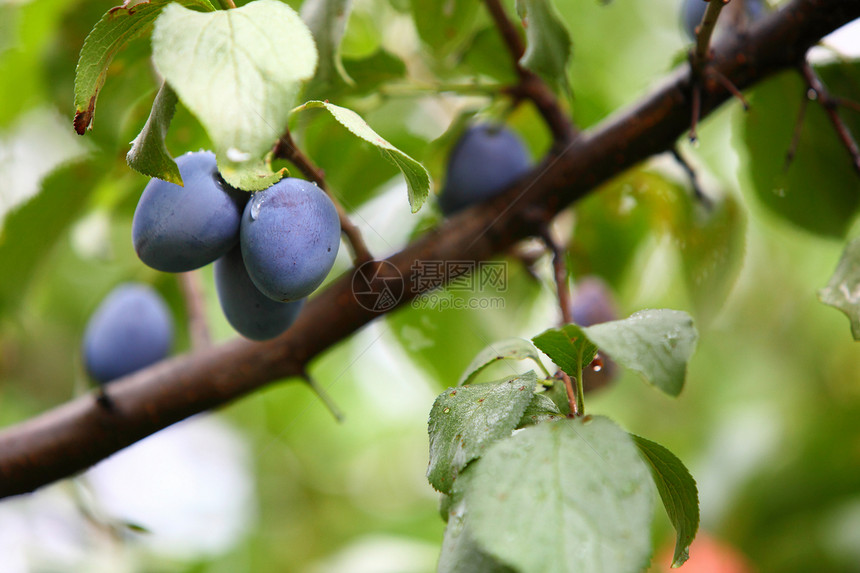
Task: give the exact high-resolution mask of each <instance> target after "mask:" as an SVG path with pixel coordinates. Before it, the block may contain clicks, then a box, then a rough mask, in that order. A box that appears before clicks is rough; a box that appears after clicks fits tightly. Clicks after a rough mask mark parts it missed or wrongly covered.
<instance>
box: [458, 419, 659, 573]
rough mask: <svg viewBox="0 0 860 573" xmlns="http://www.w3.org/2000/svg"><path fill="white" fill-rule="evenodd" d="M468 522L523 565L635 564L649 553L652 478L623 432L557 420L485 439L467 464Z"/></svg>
mask: <svg viewBox="0 0 860 573" xmlns="http://www.w3.org/2000/svg"><path fill="white" fill-rule="evenodd" d="M469 471H470V472H474V475H473V476H472V478H471V483H470V486H469V489H468V490H467V491H466V492H465V496H464V499H465V503H466V508H467V515H468V525H469V528H470V532H471V534H472V535H473V536H474V538H475V540H476V541H477V542H478V544H479V546H480V547H481V548H483V549H484V550H485V551H487V552H488V553H490V554H491V555H493V556H495V557H497V558H499V559H501V560H502V561H504V562H505V563H508V564H509V565H512V566H514V567H515V568H516V569H517V570H519V571H520V572H521V573H555V572H565V573H566V572H568V571H612V572H613V573H625V572H634V571H640V570H641V569H642V568H643V567H644V566H645V565H646V563H647V560H648V557H649V555H650V553H651V541H650V533H651V532H650V528H651V519H652V516H653V494H652V490H651V485H650V481H651V478H650V476H649V474H648V469H647V466H646V464H645V462H643V461H642V458H641V456H640V455H639V452H638V451H637V450H636V447H635V446H634V444H633V440H632V439H631V438H630V436H629V434H627V432H624V431H623V430H622V429H621V428H619V427H618V426H616V425H615V424H614V423H613V422H612V421H610V420H609V419H607V418H603V417H594V418H592V417H585V418H582V419H569V418H568V419H564V420H559V421H557V422H551V423H546V424H539V425H537V426H531V427H528V428H525V429H523V430H521V431H520V432H518V433H516V434H514V435H513V436H511V437H509V438H507V439H504V440H500V441H498V442H496V443H495V444H493V445H492V446H491V447H490V448H489V449H488V450H487V452H486V453H485V454H484V456H483V457H482V458H481V459H480V460H478V461H477V462H475V463H474V467H473V468H470V469H469Z"/></svg>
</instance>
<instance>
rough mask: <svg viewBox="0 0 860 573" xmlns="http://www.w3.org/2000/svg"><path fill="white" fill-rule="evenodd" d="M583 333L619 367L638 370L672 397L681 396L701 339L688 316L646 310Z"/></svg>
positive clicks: (596, 326) (683, 313)
mask: <svg viewBox="0 0 860 573" xmlns="http://www.w3.org/2000/svg"><path fill="white" fill-rule="evenodd" d="M582 330H583V332H585V334H586V336H588V338H589V339H591V340H592V341H593V342H594V343H595V344H597V346H598V347H599V348H600V349H601V350H605V351H606V353H607V354H609V356H611V357H612V359H613V360H615V362H617V363H618V364H620V365H622V366H624V367H626V368H630V369H631V370H635V371H636V372H638V373H639V374H641V375H642V377H643V378H645V380H646V381H647V382H649V383H651V384H653V385H654V386H656V387H657V388H659V389H660V390H662V391H663V392H665V393H667V394H669V395H670V396H677V395H678V394H680V393H681V390H682V389H683V387H684V378H685V377H686V375H687V362H688V361H689V359H690V356H692V354H693V351H694V350H695V348H696V341H697V340H698V336H699V335H698V332H697V331H696V327H695V326H694V325H693V319H692V318H691V317H690V315H689V314H687V313H686V312H683V311H679V310H668V309H661V310H643V311H640V312H637V313H634V314H632V315H631V316H630V317H628V318H625V319H624V320H614V321H611V322H604V323H601V324H595V325H594V326H588V327H585V328H583V329H582Z"/></svg>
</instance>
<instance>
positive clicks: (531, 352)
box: [457, 338, 549, 386]
mask: <svg viewBox="0 0 860 573" xmlns="http://www.w3.org/2000/svg"><path fill="white" fill-rule="evenodd" d="M506 359H513V360H526V359H531V360H533V361H534V362H535V363H536V364H537V365H538V366H539V367H540V368H543V364H542V363H541V361H540V355H539V354H538V351H537V349H536V348H535V347H534V345H533V344H532V343H531V342H529V341H528V340H525V339H523V338H508V339H506V340H500V341H498V342H494V343H493V344H490V345H489V346H487V347H486V348H484V349H483V350H481V351H480V352H479V353H478V355H477V356H475V358H474V360H472V362H471V363H470V364H469V366H468V367H467V368H466V370H465V371H464V372H463V376H462V377H461V378H460V381H459V382H457V386H463V385H465V384H470V383H471V382H472V381H473V380H474V379H475V377H476V376H477V375H478V374H480V373H481V371H482V370H483V369H484V368H486V367H487V366H489V365H490V364H492V363H494V362H496V361H497V360H506ZM544 371H545V370H544ZM547 377H549V373H548V372H547Z"/></svg>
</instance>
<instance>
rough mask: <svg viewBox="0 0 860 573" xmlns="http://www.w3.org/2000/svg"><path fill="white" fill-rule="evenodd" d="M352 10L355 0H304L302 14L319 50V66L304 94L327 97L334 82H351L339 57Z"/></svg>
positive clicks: (311, 96)
mask: <svg viewBox="0 0 860 573" xmlns="http://www.w3.org/2000/svg"><path fill="white" fill-rule="evenodd" d="M351 10H352V0H305V2H303V3H302V8H301V12H300V14H301V17H302V20H304V22H305V24H307V26H308V28H309V29H310V31H311V33H312V34H313V37H314V40H315V41H316V45H317V50H318V51H319V66H318V67H317V71H316V74H314V77H313V79H312V80H311V81H310V82H308V85H307V86H306V88H305V97H308V98H312V99H316V98H328V97H331V95H330V92H331V91H332V90H333V89H334V88H335V86H342V85H345V84H351V83H352V80H351V78H350V77H349V75H348V74H347V73H346V70H345V69H344V67H343V63H342V62H341V58H340V43H341V40H343V34H344V31H345V30H346V22H347V20H348V19H349V13H350V11H351Z"/></svg>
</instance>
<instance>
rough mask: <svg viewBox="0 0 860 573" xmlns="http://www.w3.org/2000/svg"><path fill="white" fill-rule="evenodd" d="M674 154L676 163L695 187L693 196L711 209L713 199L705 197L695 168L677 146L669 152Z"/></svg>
mask: <svg viewBox="0 0 860 573" xmlns="http://www.w3.org/2000/svg"><path fill="white" fill-rule="evenodd" d="M669 152H670V153H671V154H672V157H674V158H675V161H677V162H678V164H679V165H680V166H681V167H682V168H683V169H684V172H685V173H686V174H687V177H688V178H689V179H690V185H691V186H692V187H693V195H695V197H696V199H697V200H698V201H699V202H700V203H702V204H703V205H705V206H706V207H707V208H709V209H710V208H711V206H712V204H711V199H710V198H709V197H708V196H707V195H705V192H704V191H702V186H701V185H700V184H699V177H698V176H697V175H696V170H695V169H693V166H692V165H690V163H689V162H688V161H687V159H686V158H685V157H684V156H683V155H681V151H680V150H679V149H678V147H677V146H674V147H672V149H670V150H669Z"/></svg>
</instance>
